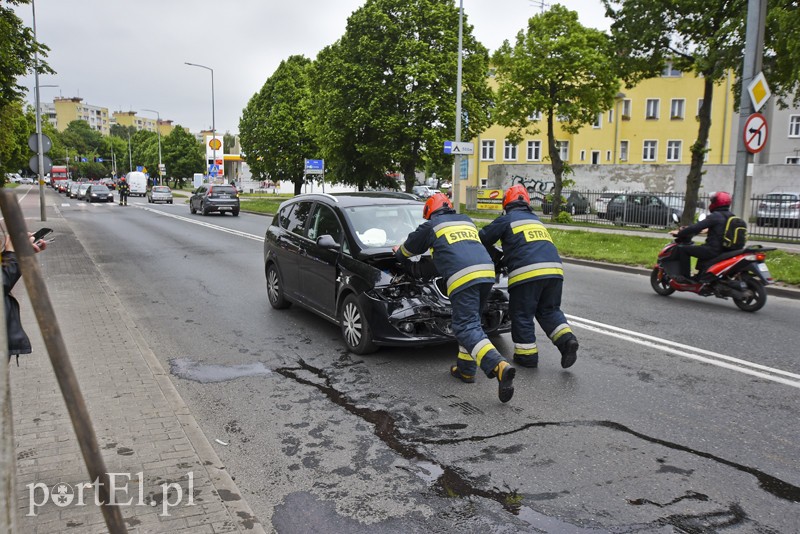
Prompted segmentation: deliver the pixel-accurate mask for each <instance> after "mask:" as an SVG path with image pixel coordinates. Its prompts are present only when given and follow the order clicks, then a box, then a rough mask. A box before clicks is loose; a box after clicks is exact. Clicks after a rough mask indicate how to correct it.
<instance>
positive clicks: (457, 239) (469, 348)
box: [395, 193, 516, 402]
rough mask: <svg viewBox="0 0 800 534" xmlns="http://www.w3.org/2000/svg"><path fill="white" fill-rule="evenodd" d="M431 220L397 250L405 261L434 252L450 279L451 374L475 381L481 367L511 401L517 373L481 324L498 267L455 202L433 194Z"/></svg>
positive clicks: (426, 211)
mask: <svg viewBox="0 0 800 534" xmlns="http://www.w3.org/2000/svg"><path fill="white" fill-rule="evenodd" d="M422 216H423V217H424V218H425V219H426V222H424V223H422V224H421V225H420V226H419V227H418V228H417V229H416V230H414V231H413V232H411V233H410V234H409V235H408V237H407V238H406V240H405V242H404V243H403V244H402V245H401V246H399V247H396V248H395V254H396V255H397V258H398V260H400V261H403V260H407V259H408V258H411V257H413V256H417V255H419V254H423V253H424V252H426V251H427V250H429V249H432V250H433V263H434V265H435V266H436V270H437V271H439V274H440V275H441V276H442V277H443V278H444V279H445V280H446V281H447V296H448V297H449V298H450V302H451V304H452V309H453V320H452V326H453V333H454V334H455V337H456V340H457V341H458V344H459V353H458V358H457V360H456V364H455V365H453V366H452V367H451V368H450V374H451V375H452V376H454V377H455V378H458V379H459V380H461V381H462V382H467V383H472V382H475V374H476V373H477V368H478V367H480V368H481V370H482V371H483V372H484V373H485V374H486V376H488V377H489V378H497V381H498V397H499V398H500V401H501V402H508V401H509V400H511V397H512V396H513V395H514V384H513V380H514V375H515V373H516V369H514V367H513V366H511V364H509V363H508V362H507V361H506V360H505V358H503V356H502V355H501V354H500V352H498V350H497V349H496V348H495V347H494V345H493V344H492V342H491V341H489V338H488V336H487V335H486V332H484V330H483V327H482V326H481V310H482V309H483V307H484V304H485V302H486V300H487V298H488V297H489V293H490V292H491V289H492V286H493V284H494V281H495V268H494V263H493V262H492V259H491V257H490V256H489V253H488V252H487V251H486V249H485V248H484V247H483V246H482V245H481V242H480V240H479V238H478V229H477V228H476V227H475V223H473V222H472V219H470V218H469V217H467V216H466V215H459V214H457V213H456V212H455V210H453V205H452V204H451V203H450V199H448V198H447V196H445V195H444V194H443V193H434V194H433V195H431V196H430V197H429V198H428V200H427V201H426V202H425V206H424V207H423V209H422Z"/></svg>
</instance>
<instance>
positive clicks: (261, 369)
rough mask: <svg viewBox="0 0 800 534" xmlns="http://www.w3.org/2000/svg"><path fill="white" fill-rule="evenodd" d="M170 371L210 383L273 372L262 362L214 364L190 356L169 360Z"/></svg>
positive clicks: (179, 375) (180, 375) (178, 375)
mask: <svg viewBox="0 0 800 534" xmlns="http://www.w3.org/2000/svg"><path fill="white" fill-rule="evenodd" d="M169 372H170V373H171V374H173V375H175V376H177V377H179V378H183V379H184V380H192V381H194V382H200V383H201V384H209V383H213V382H226V381H228V380H235V379H236V378H242V377H245V376H258V375H268V374H270V373H272V370H270V369H269V368H268V367H267V366H266V365H264V364H263V363H261V362H255V363H243V364H239V365H214V364H202V363H199V362H195V361H193V360H190V359H189V358H173V359H171V360H170V361H169Z"/></svg>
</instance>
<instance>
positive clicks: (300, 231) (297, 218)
mask: <svg viewBox="0 0 800 534" xmlns="http://www.w3.org/2000/svg"><path fill="white" fill-rule="evenodd" d="M311 205H312V204H311V202H300V203H299V204H295V208H294V209H293V210H292V212H291V213H290V214H289V225H288V226H287V227H286V230H288V231H289V232H291V233H293V234H297V235H304V234H305V228H306V222H307V221H308V216H309V215H310V214H311Z"/></svg>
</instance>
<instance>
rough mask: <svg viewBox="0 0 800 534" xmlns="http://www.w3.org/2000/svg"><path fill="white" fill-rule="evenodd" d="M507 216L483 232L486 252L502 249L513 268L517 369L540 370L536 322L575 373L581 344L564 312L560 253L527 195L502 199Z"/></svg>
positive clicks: (513, 191)
mask: <svg viewBox="0 0 800 534" xmlns="http://www.w3.org/2000/svg"><path fill="white" fill-rule="evenodd" d="M503 209H504V210H505V213H504V214H503V215H501V216H500V217H498V218H497V219H495V220H494V221H492V223H491V224H488V225H487V226H485V227H483V229H482V230H481V231H480V234H479V236H480V240H481V242H482V243H483V244H484V246H486V247H487V248H488V247H494V244H495V243H497V241H500V242H501V243H502V246H503V260H502V261H503V264H504V266H505V267H507V268H508V295H509V307H508V308H509V314H510V316H511V339H512V340H513V341H514V363H516V364H518V365H521V366H523V367H537V366H538V365H539V349H538V347H537V345H536V330H535V325H534V322H533V320H534V317H535V318H536V320H537V321H538V322H539V326H541V328H542V329H543V330H544V332H545V333H546V334H547V337H549V338H550V340H551V341H552V342H553V344H554V345H555V346H556V347H557V348H558V350H559V352H561V367H563V368H565V369H566V368H567V367H571V366H572V365H573V364H574V363H575V360H576V359H577V357H578V339H577V338H576V337H575V334H574V333H573V332H572V329H571V328H570V326H569V323H568V322H567V319H566V317H565V316H564V313H563V312H562V311H561V291H562V287H563V285H564V270H563V268H562V264H561V257H560V256H559V255H558V249H556V246H555V245H554V244H553V240H552V239H551V238H550V233H549V232H548V231H547V228H545V226H544V225H543V224H542V221H541V220H539V217H537V216H536V214H535V213H533V210H531V207H530V197H529V196H528V190H527V189H525V187H523V186H522V185H521V184H516V185H513V186H511V187H510V188H509V189H508V191H506V194H505V197H504V198H503Z"/></svg>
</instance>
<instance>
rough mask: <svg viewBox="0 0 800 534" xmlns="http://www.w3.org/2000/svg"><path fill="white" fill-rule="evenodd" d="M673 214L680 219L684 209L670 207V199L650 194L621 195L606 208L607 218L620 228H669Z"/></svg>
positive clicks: (613, 199)
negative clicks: (638, 226) (634, 226)
mask: <svg viewBox="0 0 800 534" xmlns="http://www.w3.org/2000/svg"><path fill="white" fill-rule="evenodd" d="M673 213H674V214H676V215H677V216H678V217H680V216H681V214H682V213H683V209H682V208H678V207H673V206H670V205H669V201H668V199H666V198H663V197H662V196H659V195H652V194H649V193H625V194H619V195H616V196H615V197H614V198H612V199H611V201H610V202H609V203H608V206H607V207H606V218H607V219H608V220H609V221H611V222H613V223H614V224H616V225H618V226H622V225H625V224H638V225H642V226H669V225H671V224H672V214H673Z"/></svg>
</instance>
